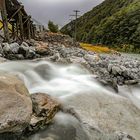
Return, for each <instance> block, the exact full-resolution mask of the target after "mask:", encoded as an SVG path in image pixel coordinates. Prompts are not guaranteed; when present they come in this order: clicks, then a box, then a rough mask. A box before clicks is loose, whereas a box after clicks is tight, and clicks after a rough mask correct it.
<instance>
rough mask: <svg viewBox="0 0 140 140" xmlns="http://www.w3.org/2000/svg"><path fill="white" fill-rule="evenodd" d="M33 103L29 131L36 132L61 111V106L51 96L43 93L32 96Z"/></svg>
mask: <svg viewBox="0 0 140 140" xmlns="http://www.w3.org/2000/svg"><path fill="white" fill-rule="evenodd" d="M31 99H32V102H33V115H32V118H31V121H30V124H29V125H30V126H29V128H28V131H31V132H34V131H37V130H39V129H41V128H43V127H45V126H46V125H47V124H48V123H49V122H50V121H51V120H52V119H53V117H54V116H55V114H56V113H57V112H58V111H59V110H60V104H59V103H58V102H57V101H55V100H53V99H52V98H51V97H50V96H48V95H47V94H43V93H36V94H32V95H31Z"/></svg>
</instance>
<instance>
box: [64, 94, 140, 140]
mask: <svg viewBox="0 0 140 140" xmlns="http://www.w3.org/2000/svg"><path fill="white" fill-rule="evenodd" d="M65 101H66V105H69V106H71V107H73V108H74V109H75V111H76V112H77V113H78V115H79V116H80V118H81V120H82V122H85V123H86V124H89V125H90V126H93V127H95V128H97V129H99V130H101V132H102V133H99V136H98V137H101V135H102V134H108V135H110V134H113V133H114V134H115V133H116V132H125V133H126V134H127V135H128V136H131V137H132V138H133V139H134V138H135V139H136V140H139V139H140V133H139V132H140V110H139V109H138V108H137V107H136V106H135V105H133V103H132V102H131V101H130V100H128V99H126V98H124V97H120V96H118V95H113V94H111V93H103V94H102V93H99V92H97V93H96V92H94V93H83V94H77V95H75V96H71V97H70V98H68V99H67V100H66V99H65ZM95 134H97V133H95ZM95 134H94V133H93V132H91V133H90V136H91V139H94V138H95ZM114 134H113V137H114V136H116V137H117V135H114ZM109 137H110V136H109ZM114 139H115V138H114ZM114 139H113V138H112V139H111V140H114ZM116 139H117V138H116ZM116 139H115V140H116ZM118 139H119V138H118ZM118 139H117V140H118ZM122 139H123V140H125V136H123V137H122ZM122 139H121V140H122ZM133 139H132V140H133ZM135 139H134V140H135ZM97 140H98V139H97ZM101 140H102V139H101ZM103 140H106V139H103ZM107 140H110V139H109V138H108V139H107ZM126 140H129V137H128V138H127V139H126ZM130 140H131V139H130Z"/></svg>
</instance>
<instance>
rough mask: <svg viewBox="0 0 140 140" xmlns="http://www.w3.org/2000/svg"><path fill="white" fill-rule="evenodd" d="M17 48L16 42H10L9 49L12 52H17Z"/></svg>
mask: <svg viewBox="0 0 140 140" xmlns="http://www.w3.org/2000/svg"><path fill="white" fill-rule="evenodd" d="M18 50H19V44H18V43H12V44H10V51H11V53H13V54H17V53H18Z"/></svg>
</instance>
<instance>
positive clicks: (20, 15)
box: [18, 11, 24, 40]
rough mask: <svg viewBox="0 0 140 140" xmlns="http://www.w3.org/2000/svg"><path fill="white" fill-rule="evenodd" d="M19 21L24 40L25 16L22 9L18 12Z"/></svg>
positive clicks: (21, 35)
mask: <svg viewBox="0 0 140 140" xmlns="http://www.w3.org/2000/svg"><path fill="white" fill-rule="evenodd" d="M18 21H19V28H20V37H21V40H23V39H24V29H23V16H22V12H21V11H19V12H18Z"/></svg>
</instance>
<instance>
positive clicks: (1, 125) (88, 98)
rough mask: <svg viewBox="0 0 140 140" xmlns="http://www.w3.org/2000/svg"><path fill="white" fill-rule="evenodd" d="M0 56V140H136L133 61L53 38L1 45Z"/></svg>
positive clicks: (138, 116) (139, 66)
mask: <svg viewBox="0 0 140 140" xmlns="http://www.w3.org/2000/svg"><path fill="white" fill-rule="evenodd" d="M0 54H1V58H0V63H1V64H0V100H1V102H0V106H1V113H0V140H21V139H22V140H139V139H140V135H139V131H140V124H139V122H140V111H139V107H140V106H139V104H135V103H138V102H139V99H138V98H137V97H138V92H139V84H138V83H139V82H140V58H139V57H131V56H130V55H126V54H122V55H121V56H120V55H117V54H97V53H94V52H91V51H87V50H85V49H83V48H81V47H80V45H79V43H77V42H74V41H73V40H72V39H71V38H69V37H68V36H64V35H59V34H57V35H54V34H51V35H48V34H44V35H43V36H40V40H38V41H35V40H30V41H28V40H27V41H26V42H20V43H17V42H14V43H11V44H8V43H2V44H1V45H0ZM11 60H12V61H11ZM13 60H14V61H13ZM19 60H20V61H19ZM21 60H22V61H21ZM15 61H16V62H15ZM128 85H129V88H130V87H132V88H130V89H131V92H132V93H131V92H130V90H128ZM133 85H136V86H137V87H138V88H134V89H137V90H134V91H133V90H132V89H133V87H134V86H133ZM120 86H122V87H123V88H120ZM124 87H125V88H124ZM121 89H123V90H121ZM125 89H127V90H125ZM116 92H117V93H118V94H116ZM126 92H127V93H126ZM33 93H34V94H33ZM131 94H132V95H131ZM135 95H137V96H135ZM58 112H59V113H58Z"/></svg>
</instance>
